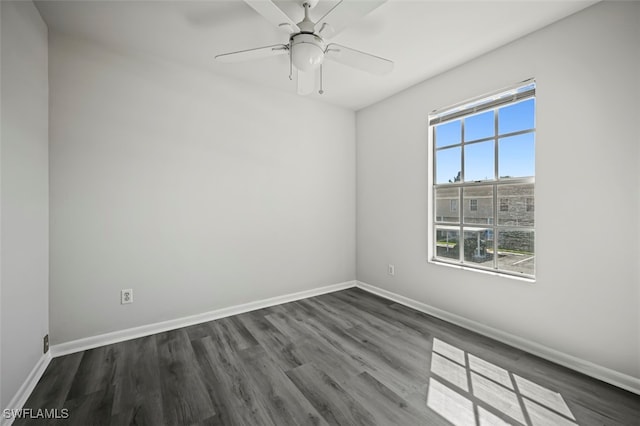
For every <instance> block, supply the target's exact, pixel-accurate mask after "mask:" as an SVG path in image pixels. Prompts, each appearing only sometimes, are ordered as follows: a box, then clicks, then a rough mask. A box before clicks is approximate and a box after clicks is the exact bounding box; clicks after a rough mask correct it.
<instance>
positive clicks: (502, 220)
mask: <svg viewBox="0 0 640 426" xmlns="http://www.w3.org/2000/svg"><path fill="white" fill-rule="evenodd" d="M498 199H499V200H500V211H499V212H498V225H514V226H527V227H532V226H533V225H534V209H533V203H534V196H533V184H532V183H524V184H519V185H499V186H498ZM503 203H505V204H506V206H507V208H506V209H503V208H502V206H503Z"/></svg>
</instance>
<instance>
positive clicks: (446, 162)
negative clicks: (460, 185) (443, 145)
mask: <svg viewBox="0 0 640 426" xmlns="http://www.w3.org/2000/svg"><path fill="white" fill-rule="evenodd" d="M461 152H462V149H461V148H460V147H459V146H458V147H454V148H447V149H440V150H438V151H437V152H436V170H437V175H436V183H452V182H457V181H459V180H460V171H461V170H462V169H461V167H460V165H461V163H462V158H461V154H460V153H461Z"/></svg>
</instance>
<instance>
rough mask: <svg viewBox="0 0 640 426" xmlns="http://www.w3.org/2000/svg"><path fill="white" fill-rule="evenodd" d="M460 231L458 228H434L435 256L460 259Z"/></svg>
mask: <svg viewBox="0 0 640 426" xmlns="http://www.w3.org/2000/svg"><path fill="white" fill-rule="evenodd" d="M459 240H460V231H459V230H458V229H442V228H437V229H436V256H438V257H444V258H448V259H460V247H458V242H459Z"/></svg>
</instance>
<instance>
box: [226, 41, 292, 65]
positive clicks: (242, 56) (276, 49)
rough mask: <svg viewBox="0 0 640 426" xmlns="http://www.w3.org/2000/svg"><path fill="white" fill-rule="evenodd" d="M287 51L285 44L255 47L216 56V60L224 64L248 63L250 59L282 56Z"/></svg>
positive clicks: (287, 47)
mask: <svg viewBox="0 0 640 426" xmlns="http://www.w3.org/2000/svg"><path fill="white" fill-rule="evenodd" d="M288 51H289V46H287V45H286V44H274V45H273V46H264V47H256V48H255V49H247V50H239V51H237V52H229V53H222V54H220V55H216V60H217V61H220V62H226V63H233V62H243V61H250V60H252V59H262V58H268V57H270V56H277V55H283V54H285V53H287V52H288Z"/></svg>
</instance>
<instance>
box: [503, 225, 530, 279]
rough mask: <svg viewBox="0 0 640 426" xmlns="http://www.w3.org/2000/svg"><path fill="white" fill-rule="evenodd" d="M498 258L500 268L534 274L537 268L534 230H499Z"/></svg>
mask: <svg viewBox="0 0 640 426" xmlns="http://www.w3.org/2000/svg"><path fill="white" fill-rule="evenodd" d="M497 260H498V268H499V269H502V270H505V271H511V272H519V273H522V274H527V275H533V273H534V268H535V250H534V233H533V231H532V230H518V229H504V230H503V229H501V230H499V231H498V258H497Z"/></svg>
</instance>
